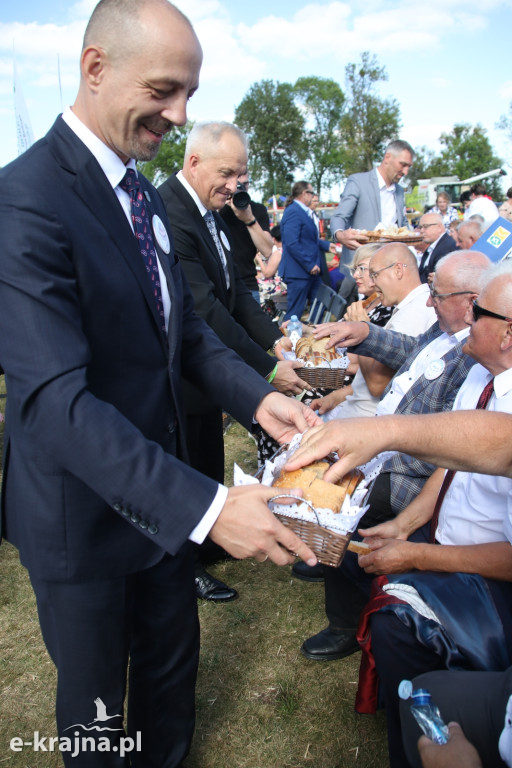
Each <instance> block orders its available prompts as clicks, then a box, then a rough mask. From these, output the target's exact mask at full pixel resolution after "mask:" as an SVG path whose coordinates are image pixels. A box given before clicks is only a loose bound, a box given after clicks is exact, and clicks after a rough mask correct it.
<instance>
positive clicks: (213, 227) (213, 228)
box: [203, 211, 230, 290]
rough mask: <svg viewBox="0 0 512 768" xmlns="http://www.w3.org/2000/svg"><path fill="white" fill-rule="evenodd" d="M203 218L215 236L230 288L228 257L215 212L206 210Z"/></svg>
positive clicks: (211, 233) (214, 239)
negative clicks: (214, 215) (216, 222)
mask: <svg viewBox="0 0 512 768" xmlns="http://www.w3.org/2000/svg"><path fill="white" fill-rule="evenodd" d="M203 218H204V220H205V222H206V226H207V227H208V229H209V231H210V235H211V236H212V238H213V242H214V243H215V247H216V248H217V253H218V254H219V258H220V263H221V264H222V269H223V270H224V277H225V278H226V285H227V287H228V290H229V286H230V281H229V270H228V262H227V259H226V254H225V253H224V248H223V247H222V243H221V241H220V237H219V233H218V232H217V225H216V224H215V219H214V218H213V213H212V212H211V211H206V213H205V214H204V216H203Z"/></svg>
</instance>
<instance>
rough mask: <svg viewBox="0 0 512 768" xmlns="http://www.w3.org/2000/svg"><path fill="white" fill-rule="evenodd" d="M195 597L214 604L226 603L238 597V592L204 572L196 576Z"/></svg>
mask: <svg viewBox="0 0 512 768" xmlns="http://www.w3.org/2000/svg"><path fill="white" fill-rule="evenodd" d="M195 582H196V597H198V598H200V599H201V600H214V601H215V602H216V603H228V602H229V601H230V600H235V599H236V598H237V597H238V592H237V591H236V589H232V587H228V585H227V584H224V582H223V581H219V580H218V579H215V578H214V577H213V576H211V575H210V574H209V573H207V572H206V571H203V573H202V574H201V575H200V576H196V578H195Z"/></svg>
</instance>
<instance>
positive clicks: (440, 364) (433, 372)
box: [425, 360, 446, 381]
mask: <svg viewBox="0 0 512 768" xmlns="http://www.w3.org/2000/svg"><path fill="white" fill-rule="evenodd" d="M445 365H446V364H445V362H444V360H432V362H431V363H430V364H429V365H428V366H427V370H426V371H425V378H426V379H428V380H429V381H432V380H433V379H437V378H438V377H439V376H440V375H441V374H442V372H443V371H444V369H445Z"/></svg>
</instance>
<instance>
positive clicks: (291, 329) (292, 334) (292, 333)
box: [288, 315, 302, 349]
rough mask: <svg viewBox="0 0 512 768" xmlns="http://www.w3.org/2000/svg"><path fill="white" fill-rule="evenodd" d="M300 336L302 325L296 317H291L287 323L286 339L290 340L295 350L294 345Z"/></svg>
mask: <svg viewBox="0 0 512 768" xmlns="http://www.w3.org/2000/svg"><path fill="white" fill-rule="evenodd" d="M301 336H302V323H301V322H300V320H299V319H298V317H297V315H292V316H291V317H290V322H289V323H288V337H289V338H290V340H291V342H292V344H293V348H294V349H295V345H296V343H297V342H298V340H299V339H300V337H301Z"/></svg>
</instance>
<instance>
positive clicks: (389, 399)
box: [302, 251, 490, 661]
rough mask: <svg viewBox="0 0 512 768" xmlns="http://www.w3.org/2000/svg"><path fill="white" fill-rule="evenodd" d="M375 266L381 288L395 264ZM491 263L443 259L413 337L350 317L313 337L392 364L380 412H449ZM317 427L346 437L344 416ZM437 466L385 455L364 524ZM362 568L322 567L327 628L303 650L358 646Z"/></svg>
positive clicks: (396, 508)
mask: <svg viewBox="0 0 512 768" xmlns="http://www.w3.org/2000/svg"><path fill="white" fill-rule="evenodd" d="M379 253H380V251H379V252H377V254H376V256H378V255H379ZM374 258H375V257H374ZM371 264H372V265H373V264H374V260H373V259H372V262H371ZM378 264H379V269H378V270H375V269H374V268H372V271H373V273H374V274H375V273H376V272H378V273H379V274H378V275H377V277H375V278H374V279H375V280H377V281H378V283H379V286H381V288H384V287H385V286H384V280H385V279H386V278H384V277H383V276H384V275H389V273H390V272H392V269H395V268H397V267H398V264H395V265H393V264H392V263H390V264H388V265H385V262H384V265H383V266H380V262H378ZM489 266H490V261H489V259H488V258H487V257H486V256H484V254H482V253H479V252H476V251H470V252H469V251H457V252H455V253H452V254H450V255H448V256H446V257H445V258H444V259H443V260H442V261H440V262H439V264H438V267H437V269H436V272H435V275H434V279H433V281H432V284H431V285H430V288H429V289H427V286H423V288H424V289H425V291H426V293H427V296H428V299H427V303H428V305H429V306H431V307H433V309H434V311H435V314H436V316H437V322H436V323H435V324H434V325H433V326H432V327H431V328H430V329H429V330H428V331H426V332H425V333H423V334H421V335H420V336H418V337H416V338H415V337H413V336H409V335H405V334H402V333H397V332H396V331H389V330H386V329H385V328H379V327H377V326H373V325H372V324H371V323H346V322H345V323H328V324H326V325H324V326H320V328H319V329H318V331H317V332H316V334H315V335H317V336H318V337H324V336H330V344H336V345H338V344H342V345H348V346H351V347H352V351H354V352H357V353H358V354H359V355H365V356H370V357H373V358H375V359H376V360H378V361H381V362H383V363H386V364H387V365H388V366H391V367H393V369H394V370H395V371H396V374H395V376H394V377H393V379H392V380H391V382H390V383H389V384H388V387H387V389H386V390H385V393H384V396H383V397H382V398H381V400H380V403H379V405H378V407H377V415H384V414H392V413H402V414H404V413H405V414H418V413H431V412H435V411H448V410H450V409H451V408H452V405H453V402H454V399H455V396H456V394H457V392H458V390H459V388H460V386H461V385H462V383H463V382H464V381H465V379H466V376H467V373H468V371H469V370H470V368H471V367H472V366H473V365H474V360H473V359H471V358H470V357H468V356H467V355H465V354H464V353H463V352H462V348H463V345H464V344H465V342H466V339H467V337H468V334H469V327H468V322H467V320H468V314H469V312H470V310H471V307H472V304H471V302H472V300H473V299H475V298H476V297H477V295H478V291H479V284H480V278H481V275H482V273H483V272H484V271H485V270H486V269H487V268H488V267H489ZM402 268H403V267H402ZM429 291H430V293H429ZM354 345H356V346H354ZM372 428H373V425H372V424H371V422H370V423H368V429H369V430H371V429H372ZM320 430H325V434H326V435H330V436H335V438H334V441H335V442H336V440H338V438H339V439H342V434H343V421H341V420H340V421H333V422H330V423H328V424H326V425H325V426H324V427H321V428H320ZM319 434H320V433H319ZM334 447H335V446H334V445H333V446H332V448H334ZM434 469H435V466H434V465H433V464H431V463H429V462H427V461H420V460H418V459H414V458H412V457H411V456H408V455H407V454H405V453H395V454H393V455H392V456H391V457H390V458H386V457H383V463H382V467H381V469H380V472H379V474H378V476H377V478H376V480H375V482H374V484H373V486H372V489H371V491H370V494H369V498H368V504H369V505H370V508H369V510H368V512H367V513H366V515H365V517H364V518H363V520H362V521H361V526H362V528H368V527H370V526H373V525H376V524H378V523H380V522H383V521H387V520H390V519H393V518H394V517H396V515H397V514H399V513H400V512H401V510H403V509H404V508H405V507H407V506H408V505H409V504H410V503H411V502H412V501H413V499H414V498H415V496H416V495H417V494H418V493H419V492H420V490H421V489H422V487H423V486H424V484H425V482H426V481H427V479H428V478H429V477H430V475H431V474H432V472H433V471H434ZM359 572H360V569H359V567H358V565H357V561H356V559H355V555H353V554H352V553H350V552H348V553H347V554H346V556H345V559H344V561H343V563H342V565H341V566H340V567H339V568H324V580H325V608H326V614H327V618H328V620H329V626H328V627H327V628H326V629H324V630H322V631H321V632H319V633H318V634H317V635H314V636H313V637H310V638H309V639H307V640H306V641H305V642H304V644H303V646H302V653H303V654H304V655H305V656H306V657H307V658H309V659H312V660H318V661H330V660H334V659H341V658H344V657H345V656H348V655H350V654H351V653H354V652H355V651H357V650H359V644H358V642H357V640H356V628H357V625H358V621H359V616H360V613H361V610H362V608H363V606H364V605H365V603H366V601H367V599H368V596H369V594H368V590H366V589H365V588H364V584H363V588H361V586H360V585H359V583H358V575H359ZM354 580H355V581H356V586H355V587H354V583H353V582H354Z"/></svg>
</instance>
